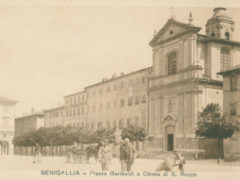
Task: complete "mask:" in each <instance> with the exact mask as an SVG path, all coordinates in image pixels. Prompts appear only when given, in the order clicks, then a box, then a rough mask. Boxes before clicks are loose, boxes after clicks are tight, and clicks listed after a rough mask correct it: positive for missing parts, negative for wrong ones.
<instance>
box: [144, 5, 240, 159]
mask: <svg viewBox="0 0 240 180" xmlns="http://www.w3.org/2000/svg"><path fill="white" fill-rule="evenodd" d="M192 21H193V18H192V15H191V13H190V16H189V23H182V22H179V21H177V20H176V19H174V18H171V19H169V20H168V21H167V22H166V24H165V25H164V26H163V27H162V28H161V29H160V30H159V31H158V33H156V34H155V36H154V37H153V39H152V40H151V41H150V46H151V47H152V53H153V55H152V57H153V60H152V61H153V62H152V63H153V66H152V68H153V69H152V73H151V75H150V77H149V92H148V93H149V94H148V95H149V133H150V135H152V136H153V137H154V140H153V143H152V148H153V149H155V150H161V151H182V152H191V153H197V154H201V153H204V154H205V156H206V155H207V156H208V155H209V156H212V155H214V154H216V149H215V148H216V147H217V146H216V141H215V140H211V139H208V140H207V139H204V138H199V137H196V135H195V130H196V123H197V121H198V118H197V115H198V112H199V111H201V110H202V108H204V107H205V106H206V105H207V104H208V103H219V104H220V106H222V101H223V91H222V88H223V82H222V77H221V76H218V75H217V73H218V72H221V71H224V70H225V69H227V68H229V67H231V66H234V65H236V64H239V58H240V42H236V41H235V40H234V24H235V23H234V20H233V19H232V18H231V17H230V16H229V15H228V14H227V9H226V8H222V7H218V8H215V9H214V10H213V16H212V17H211V18H210V19H208V21H207V22H206V35H203V34H199V31H200V30H201V28H200V27H197V26H194V25H193V24H192Z"/></svg>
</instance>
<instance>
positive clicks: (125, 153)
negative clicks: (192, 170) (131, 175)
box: [98, 138, 186, 171]
mask: <svg viewBox="0 0 240 180" xmlns="http://www.w3.org/2000/svg"><path fill="white" fill-rule="evenodd" d="M135 155H136V150H135V147H134V146H133V144H131V143H130V141H129V139H128V138H125V139H124V141H123V142H122V144H121V145H120V157H119V160H120V163H121V171H130V170H131V167H132V165H133V162H134V158H135ZM98 160H99V162H100V163H101V167H102V171H106V170H109V167H110V164H111V160H112V148H111V146H110V145H109V143H108V141H107V140H105V141H104V142H103V143H102V145H101V147H100V149H99V154H98ZM177 161H178V162H177ZM185 163H186V162H185V159H184V156H183V154H182V153H179V152H174V153H173V156H172V157H166V158H165V159H164V161H163V162H162V163H160V164H159V165H158V167H157V168H156V171H172V168H173V167H174V166H178V169H179V170H180V171H184V168H183V167H184V164H185Z"/></svg>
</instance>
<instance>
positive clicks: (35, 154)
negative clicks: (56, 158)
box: [33, 143, 42, 163]
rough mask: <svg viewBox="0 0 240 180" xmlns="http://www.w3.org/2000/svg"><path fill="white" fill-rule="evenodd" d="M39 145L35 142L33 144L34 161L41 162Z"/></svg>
mask: <svg viewBox="0 0 240 180" xmlns="http://www.w3.org/2000/svg"><path fill="white" fill-rule="evenodd" d="M41 156H42V155H41V147H40V145H39V144H38V143H37V144H36V146H35V152H34V159H35V160H34V161H33V162H34V163H41Z"/></svg>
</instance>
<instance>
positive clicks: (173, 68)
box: [167, 47, 231, 75]
mask: <svg viewBox="0 0 240 180" xmlns="http://www.w3.org/2000/svg"><path fill="white" fill-rule="evenodd" d="M167 59H168V75H171V74H175V73H177V62H178V58H177V52H175V51H174V52H171V53H169V54H168V56H167ZM220 63H221V71H223V70H225V69H227V68H229V67H230V66H231V56H230V49H229V48H227V47H222V48H221V50H220Z"/></svg>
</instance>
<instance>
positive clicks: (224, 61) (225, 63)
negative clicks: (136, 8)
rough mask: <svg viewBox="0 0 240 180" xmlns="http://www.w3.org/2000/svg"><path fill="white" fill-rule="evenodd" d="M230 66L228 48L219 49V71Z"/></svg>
mask: <svg viewBox="0 0 240 180" xmlns="http://www.w3.org/2000/svg"><path fill="white" fill-rule="evenodd" d="M230 66H231V59H230V50H229V48H226V47H224V48H221V71H223V70H226V69H227V68H229V67H230Z"/></svg>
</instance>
